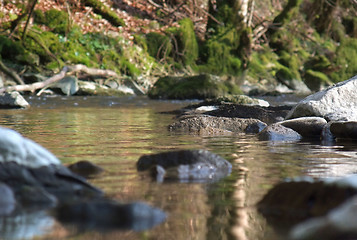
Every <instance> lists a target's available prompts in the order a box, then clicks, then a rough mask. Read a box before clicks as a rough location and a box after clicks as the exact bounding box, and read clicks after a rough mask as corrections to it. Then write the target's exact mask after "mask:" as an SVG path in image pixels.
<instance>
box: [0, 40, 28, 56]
mask: <svg viewBox="0 0 357 240" xmlns="http://www.w3.org/2000/svg"><path fill="white" fill-rule="evenodd" d="M24 53H25V49H24V48H23V46H22V45H21V43H19V42H16V41H13V40H11V39H9V38H8V37H6V36H3V35H0V56H1V58H2V59H7V60H11V61H16V57H17V56H19V55H22V54H24Z"/></svg>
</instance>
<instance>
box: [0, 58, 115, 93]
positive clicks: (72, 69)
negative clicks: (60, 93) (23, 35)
mask: <svg viewBox="0 0 357 240" xmlns="http://www.w3.org/2000/svg"><path fill="white" fill-rule="evenodd" d="M77 72H85V73H87V74H89V75H93V76H104V77H119V75H118V74H117V73H116V72H114V71H112V70H103V69H96V68H88V67H87V66H85V65H82V64H77V65H73V66H65V67H63V68H62V70H61V71H60V72H59V73H57V74H56V75H54V76H52V77H50V78H48V79H46V80H45V81H43V82H36V83H33V84H21V85H16V86H9V87H4V88H0V94H1V93H3V92H10V91H31V92H34V91H35V90H37V89H40V88H45V87H47V86H49V85H50V84H52V83H54V82H57V81H59V80H61V79H62V78H64V77H65V76H66V75H71V74H75V73H77Z"/></svg>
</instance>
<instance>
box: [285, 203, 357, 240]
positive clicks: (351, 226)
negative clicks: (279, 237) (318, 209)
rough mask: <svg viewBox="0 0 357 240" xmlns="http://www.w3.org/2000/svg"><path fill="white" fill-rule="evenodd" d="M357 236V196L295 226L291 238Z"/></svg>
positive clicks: (326, 239)
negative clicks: (326, 212)
mask: <svg viewBox="0 0 357 240" xmlns="http://www.w3.org/2000/svg"><path fill="white" fill-rule="evenodd" d="M356 238H357V196H354V197H352V198H351V199H349V200H347V201H346V202H344V203H343V204H342V205H340V206H339V207H337V208H335V209H333V210H331V211H330V212H329V213H328V214H327V215H326V216H323V217H318V218H312V219H309V220H306V221H304V222H302V223H300V224H298V225H297V226H295V227H294V228H293V229H292V230H291V232H290V239H293V240H308V239H324V240H338V239H356Z"/></svg>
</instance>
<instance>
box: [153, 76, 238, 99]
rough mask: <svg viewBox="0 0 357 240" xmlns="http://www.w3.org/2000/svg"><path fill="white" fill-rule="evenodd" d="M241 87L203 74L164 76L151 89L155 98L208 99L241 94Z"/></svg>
mask: <svg viewBox="0 0 357 240" xmlns="http://www.w3.org/2000/svg"><path fill="white" fill-rule="evenodd" d="M240 93H241V91H240V89H239V87H237V86H236V85H234V84H232V83H230V82H228V81H222V80H221V79H220V78H219V77H217V76H213V75H209V74H202V75H197V76H190V77H172V76H167V77H162V78H160V79H159V80H158V81H157V82H156V83H155V84H154V86H153V87H152V88H151V89H150V90H149V92H148V96H149V97H150V98H154V99H206V98H214V97H218V96H222V95H226V94H240Z"/></svg>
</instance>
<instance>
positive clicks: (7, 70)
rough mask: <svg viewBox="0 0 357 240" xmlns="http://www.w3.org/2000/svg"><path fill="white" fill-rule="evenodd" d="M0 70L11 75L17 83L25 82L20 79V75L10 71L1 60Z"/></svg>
mask: <svg viewBox="0 0 357 240" xmlns="http://www.w3.org/2000/svg"><path fill="white" fill-rule="evenodd" d="M0 71H3V72H4V73H5V74H6V75H8V76H9V77H11V78H12V79H13V80H15V82H17V83H18V84H25V83H24V81H22V79H21V78H20V76H19V75H17V73H16V72H14V71H11V70H10V69H8V68H7V67H6V66H5V64H4V63H3V62H2V61H1V60H0Z"/></svg>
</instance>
